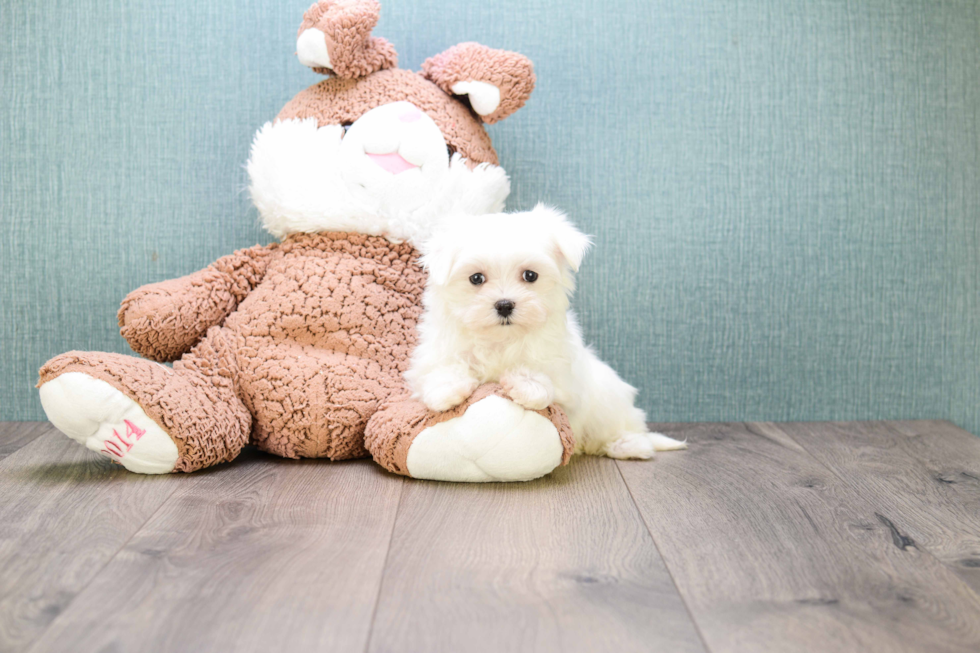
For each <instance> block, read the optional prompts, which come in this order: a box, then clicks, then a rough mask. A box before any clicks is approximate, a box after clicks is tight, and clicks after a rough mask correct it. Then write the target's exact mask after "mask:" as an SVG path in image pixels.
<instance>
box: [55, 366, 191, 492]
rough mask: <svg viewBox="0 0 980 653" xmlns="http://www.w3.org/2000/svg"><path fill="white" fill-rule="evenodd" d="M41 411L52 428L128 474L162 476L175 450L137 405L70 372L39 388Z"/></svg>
mask: <svg viewBox="0 0 980 653" xmlns="http://www.w3.org/2000/svg"><path fill="white" fill-rule="evenodd" d="M40 394H41V406H43V407H44V412H45V414H46V415H47V416H48V419H49V420H50V421H51V423H52V424H54V425H55V427H56V428H57V429H58V430H59V431H61V432H62V433H64V434H65V435H67V436H68V437H70V438H71V439H73V440H75V441H76V442H78V443H79V444H81V445H84V446H85V447H87V448H89V449H91V450H92V451H95V452H96V453H99V454H101V455H103V456H106V457H107V458H110V459H112V460H114V461H115V462H117V463H119V464H121V465H122V466H123V467H125V468H126V469H128V470H129V471H131V472H137V473H139V474H167V473H170V472H172V471H174V467H175V466H176V465H177V458H178V457H179V454H178V452H177V445H176V444H174V441H173V440H172V439H171V438H170V436H169V435H167V432H166V431H164V430H163V429H162V428H160V426H159V425H158V424H157V423H156V422H154V421H153V420H152V419H150V418H149V417H147V415H146V413H145V412H143V409H142V408H140V406H139V404H137V403H136V402H135V401H133V400H132V399H130V398H129V397H127V396H126V395H124V394H123V393H122V392H120V391H119V390H117V389H115V388H113V387H112V386H111V385H109V384H108V383H106V382H105V381H100V380H99V379H95V378H93V377H91V376H89V375H88V374H83V373H81V372H69V373H67V374H62V375H61V376H59V377H57V378H55V379H53V380H51V381H48V382H47V383H45V384H44V385H42V386H41V388H40Z"/></svg>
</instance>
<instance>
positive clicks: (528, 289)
mask: <svg viewBox="0 0 980 653" xmlns="http://www.w3.org/2000/svg"><path fill="white" fill-rule="evenodd" d="M590 245H591V243H590V241H589V238H588V237H587V236H585V235H583V234H582V233H580V232H579V231H578V230H577V229H575V227H574V226H572V225H571V223H569V221H568V220H567V219H566V218H565V216H564V215H563V214H562V213H560V212H558V211H556V210H554V209H551V208H548V207H546V206H543V205H540V204H539V205H538V206H537V207H535V208H534V210H532V211H529V212H526V213H512V214H505V213H499V214H492V215H483V216H479V217H467V218H465V219H462V220H453V221H449V223H448V226H446V227H445V229H443V230H442V231H441V232H440V233H438V234H436V235H435V236H434V237H433V238H432V240H430V241H429V242H428V243H427V244H426V246H425V248H424V256H423V262H424V264H425V266H426V268H427V269H428V272H429V281H428V284H427V286H426V291H425V300H424V301H425V311H424V313H423V315H422V319H421V322H420V324H419V343H418V346H417V347H416V348H415V352H414V354H413V355H412V362H411V367H410V369H409V370H408V372H407V373H406V378H407V380H408V382H409V384H410V386H411V387H412V390H413V391H414V393H415V396H416V397H417V398H419V399H420V400H421V401H422V402H423V403H425V404H426V406H428V407H429V408H431V409H432V410H438V411H443V410H447V409H449V408H451V407H453V406H456V405H458V404H460V403H462V402H463V401H464V400H465V399H466V398H467V397H469V395H470V394H471V393H472V392H473V391H474V390H475V389H476V388H477V386H479V385H480V384H481V383H487V382H491V381H496V382H499V383H500V384H501V385H502V386H503V387H504V389H505V390H506V392H507V393H508V394H509V395H510V397H511V399H513V400H514V401H515V402H517V403H518V404H520V405H522V406H524V407H526V408H529V409H535V410H538V409H542V408H545V407H547V406H549V405H550V404H551V403H557V404H558V405H559V406H561V407H562V408H563V409H564V410H565V412H566V413H567V414H568V418H569V421H570V423H571V426H572V431H573V432H574V434H575V451H576V453H588V454H596V455H606V456H610V457H612V458H651V457H653V454H654V451H658V450H669V449H682V448H684V447H685V446H686V445H685V444H684V443H683V442H678V441H677V440H673V439H671V438H668V437H667V436H665V435H661V434H659V433H649V432H648V431H647V428H646V423H645V422H646V416H645V415H644V413H643V411H642V410H640V409H639V408H637V407H636V406H634V405H633V401H634V398H635V396H636V389H635V388H633V387H632V386H630V385H629V384H627V383H626V382H625V381H623V380H622V379H620V378H619V376H618V375H617V374H616V372H614V371H613V369H612V368H610V367H609V366H608V365H606V364H605V363H603V362H602V361H600V360H599V359H598V358H597V357H596V355H595V353H594V352H593V351H592V350H591V349H590V348H588V347H587V346H586V345H585V343H584V342H583V341H582V333H581V329H580V328H579V325H578V322H577V321H576V319H575V314H574V313H573V312H572V311H570V310H569V298H570V296H571V294H572V291H573V290H574V287H575V280H574V274H575V272H577V271H578V268H579V265H580V264H581V262H582V258H583V257H584V256H585V253H586V251H588V249H589V247H590ZM525 271H532V272H534V273H536V274H537V278H536V279H535V280H534V281H533V282H529V281H527V280H526V279H525V277H524V273H525ZM474 275H482V279H483V281H482V283H480V284H479V285H475V284H474V283H472V282H471V278H473V277H474ZM476 280H478V281H479V280H480V277H476ZM501 300H509V301H510V302H512V303H513V305H514V307H513V311H512V312H511V313H510V315H508V316H502V315H501V314H500V312H498V310H497V309H496V307H495V304H496V303H497V302H498V301H501Z"/></svg>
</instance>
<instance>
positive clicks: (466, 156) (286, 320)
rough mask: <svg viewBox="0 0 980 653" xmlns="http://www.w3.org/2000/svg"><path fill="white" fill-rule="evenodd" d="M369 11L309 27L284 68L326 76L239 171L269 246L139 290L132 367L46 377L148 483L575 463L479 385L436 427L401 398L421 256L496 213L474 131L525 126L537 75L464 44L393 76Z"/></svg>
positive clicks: (557, 431)
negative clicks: (174, 475) (204, 475)
mask: <svg viewBox="0 0 980 653" xmlns="http://www.w3.org/2000/svg"><path fill="white" fill-rule="evenodd" d="M379 12H380V6H379V4H378V2H376V1H375V0H324V1H321V2H317V3H316V4H314V5H313V6H312V7H310V9H309V10H307V11H306V13H305V14H304V16H303V21H302V24H301V26H300V29H299V33H298V37H297V41H296V53H297V56H298V58H299V60H300V62H301V63H302V64H304V65H306V66H309V67H310V68H312V69H313V70H314V71H316V72H318V73H320V74H323V75H325V76H326V79H324V80H323V81H320V82H319V83H317V84H314V85H313V86H310V87H309V88H307V89H305V90H303V91H301V92H300V93H299V94H297V95H296V96H295V97H294V98H293V99H292V100H291V101H290V102H289V103H287V104H286V106H285V107H284V108H283V109H282V110H281V111H280V113H279V115H278V116H277V117H276V119H275V120H274V121H272V122H270V123H267V124H265V125H264V126H263V127H262V128H261V129H259V130H258V132H257V133H256V135H255V138H254V141H253V144H252V148H251V152H250V156H249V161H248V165H247V170H248V174H249V180H250V192H251V196H252V200H253V202H254V204H255V206H256V207H257V209H258V212H259V215H260V217H261V221H262V224H263V226H264V228H265V229H266V230H267V231H268V232H269V233H270V234H272V235H273V236H275V237H276V238H278V239H279V240H278V241H276V242H273V243H271V244H268V245H259V246H255V247H252V248H250V249H244V250H240V251H237V252H235V253H233V254H230V255H228V256H224V257H222V258H220V259H218V260H217V261H215V262H214V263H212V264H211V265H209V266H208V267H207V268H205V269H203V270H200V271H199V272H195V273H193V274H190V275H187V276H185V277H181V278H179V279H172V280H167V281H161V282H159V283H151V284H149V285H146V286H143V287H141V288H138V289H137V290H135V291H133V292H132V293H130V294H129V295H128V296H127V297H126V298H125V299H124V300H123V302H122V305H121V307H120V309H119V314H118V319H119V327H120V332H121V334H122V336H123V337H124V338H125V339H126V340H127V342H128V343H129V344H130V346H131V348H132V349H133V350H134V351H135V352H136V353H138V354H140V355H141V356H142V358H137V357H134V356H126V355H121V354H113V353H103V352H79V351H72V352H68V353H65V354H62V355H60V356H56V357H55V358H53V359H51V360H50V361H48V362H47V363H45V364H44V366H43V367H42V368H41V370H40V373H39V375H40V379H39V382H38V388H39V393H40V399H41V403H42V406H43V408H44V411H45V413H46V415H47V417H48V419H49V420H50V421H51V422H52V424H54V426H55V427H57V428H58V429H59V430H60V431H62V432H63V433H64V434H65V435H67V436H69V437H71V438H73V439H74V440H76V441H77V442H79V443H80V444H83V445H84V446H86V447H87V448H89V449H90V450H92V451H95V452H98V453H100V454H101V455H103V456H106V457H108V458H110V459H111V460H113V461H115V462H117V463H119V464H121V465H123V466H124V467H125V468H126V469H128V470H130V471H132V472H137V473H144V474H158V473H169V472H193V471H195V470H199V469H202V468H205V467H209V466H212V465H216V464H219V463H224V462H228V461H231V460H233V459H234V458H235V457H236V456H238V455H239V453H240V452H241V451H242V449H243V447H245V446H246V445H250V444H252V445H255V446H256V447H258V449H260V450H262V451H265V452H268V453H271V454H275V455H277V456H282V457H285V458H327V459H330V460H345V459H351V458H359V457H366V456H373V458H374V460H375V461H377V462H378V463H379V464H380V465H381V466H383V467H384V468H385V469H387V470H389V471H391V472H394V473H396V474H402V475H406V476H411V477H415V478H424V479H433V480H445V481H469V482H482V481H521V480H530V479H533V478H538V477H540V476H543V475H545V474H547V473H549V472H550V471H552V470H553V469H555V468H556V467H558V466H559V465H562V464H565V463H566V462H567V461H568V459H569V457H570V455H571V453H572V450H573V442H572V435H571V430H570V428H569V425H568V421H567V418H566V416H565V414H564V413H563V411H562V410H561V409H560V408H559V407H558V406H554V405H552V406H549V407H548V408H546V409H544V410H528V409H525V408H523V407H521V406H520V405H518V404H516V403H515V402H513V401H511V400H510V399H509V398H508V397H507V395H506V394H505V393H504V391H503V390H502V389H501V388H500V387H499V386H497V385H493V384H488V385H484V386H481V387H480V388H478V389H477V390H476V391H475V392H474V393H473V395H472V396H471V397H470V398H469V399H467V400H466V401H465V402H464V403H462V404H461V405H459V406H456V407H455V408H453V409H451V410H449V411H446V412H444V413H435V412H432V411H429V410H428V409H426V408H425V406H424V405H422V404H421V403H420V402H418V401H417V400H415V399H413V398H412V396H411V394H410V392H409V391H408V390H407V386H406V384H405V382H404V380H403V378H402V374H403V373H404V372H405V370H406V368H407V366H408V361H409V355H410V353H411V351H412V348H413V347H414V345H415V341H416V323H417V321H418V319H419V315H420V313H421V299H422V291H423V288H424V285H425V280H426V271H425V269H424V268H423V267H422V266H421V265H420V262H419V258H420V249H421V248H424V244H425V242H426V241H427V239H428V238H430V237H431V236H432V234H433V233H436V232H437V231H438V229H439V228H440V225H442V224H445V223H446V221H447V220H462V219H480V216H485V215H488V214H492V213H497V212H499V211H501V210H502V209H503V204H504V200H505V199H506V197H507V195H508V193H509V190H510V186H509V180H508V178H507V175H506V173H505V172H504V170H503V168H501V167H500V165H499V162H498V160H497V154H496V152H495V150H494V148H493V145H492V143H491V141H490V138H489V136H488V134H487V132H486V130H485V129H484V127H483V125H484V124H490V123H494V122H496V121H498V120H502V119H504V118H506V117H507V116H509V115H511V114H512V113H514V112H515V111H517V110H518V109H520V108H521V107H522V106H523V105H524V103H525V102H526V101H527V99H528V97H529V96H530V94H531V91H532V89H533V88H534V83H535V77H534V72H533V68H532V65H531V62H530V61H529V60H528V59H527V58H525V57H524V56H522V55H519V54H517V53H513V52H507V51H504V50H497V49H492V48H489V47H486V46H483V45H480V44H477V43H461V44H459V45H456V46H454V47H451V48H449V49H448V50H446V51H445V52H443V53H441V54H438V55H436V56H434V57H432V58H430V59H428V60H427V61H426V62H425V63H424V64H423V66H422V70H421V71H420V72H412V71H409V70H404V69H400V68H398V67H397V54H396V52H395V49H394V47H393V46H392V45H391V44H390V43H389V42H388V41H386V40H385V39H382V38H379V37H375V36H372V35H371V32H372V30H373V29H374V27H375V25H376V23H377V20H378V16H379ZM164 363H172V365H171V366H168V365H165V364H164Z"/></svg>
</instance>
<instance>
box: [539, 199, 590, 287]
mask: <svg viewBox="0 0 980 653" xmlns="http://www.w3.org/2000/svg"><path fill="white" fill-rule="evenodd" d="M532 212H533V213H534V214H535V216H536V217H537V219H540V220H543V221H545V223H546V226H545V228H546V229H547V230H548V231H549V232H550V233H551V236H552V238H553V239H554V241H555V247H556V248H557V249H558V254H559V256H560V257H561V258H563V259H564V260H565V262H566V263H568V267H570V268H571V269H572V272H578V269H579V267H580V266H581V265H582V259H583V258H585V253H586V252H588V251H589V248H590V247H592V239H591V238H589V237H588V236H586V235H585V234H583V233H582V232H581V231H579V230H578V229H576V228H575V225H573V224H572V223H571V222H569V220H568V218H567V217H566V216H565V214H564V213H562V212H561V211H559V210H558V209H554V208H552V207H550V206H545V205H544V204H538V205H537V206H535V207H534V210H533V211H532Z"/></svg>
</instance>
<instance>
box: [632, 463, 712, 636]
mask: <svg viewBox="0 0 980 653" xmlns="http://www.w3.org/2000/svg"><path fill="white" fill-rule="evenodd" d="M647 462H649V461H647ZM613 463H615V465H616V471H618V472H619V478H620V479H621V480H622V481H623V485H624V486H626V492H627V493H628V494H629V495H630V502H631V503H632V504H633V510H635V511H636V514H637V515H638V516H639V518H640V522H641V523H642V524H643V528H644V529H646V532H647V533H648V534H649V535H650V540H651V541H652V542H653V548H654V549H656V551H657V555H658V556H659V557H660V561H661V562H662V563H663V565H664V569H665V570H666V571H667V575H668V576H670V582H671V583H673V585H674V591H675V592H677V596H678V598H680V600H681V603H682V604H683V605H684V610H685V612H687V616H688V618H689V619H690V620H691V625H692V626H694V632H696V633H697V635H698V639H699V640H701V644H702V646H704V650H705V651H706V652H707V653H711V647H710V646H708V640H707V639H705V637H704V633H703V632H702V631H701V625H700V624H699V623H698V621H697V619H695V618H694V612H693V611H692V610H691V606H689V605H688V604H687V599H686V598H684V594H683V592H681V588H680V585H678V584H677V578H676V577H674V572H673V571H671V569H670V565H669V564H667V559H666V558H665V557H664V554H663V552H662V551H661V550H660V545H659V544H657V538H656V537H655V536H654V535H653V530H651V528H650V525H649V524H648V523H647V520H646V518H645V517H644V516H643V511H642V510H640V506H639V505H637V503H636V497H635V496H633V488H631V487H630V484H629V482H628V481H627V480H626V476H624V475H623V469H622V468H621V467H620V466H619V461H618V460H613Z"/></svg>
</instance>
